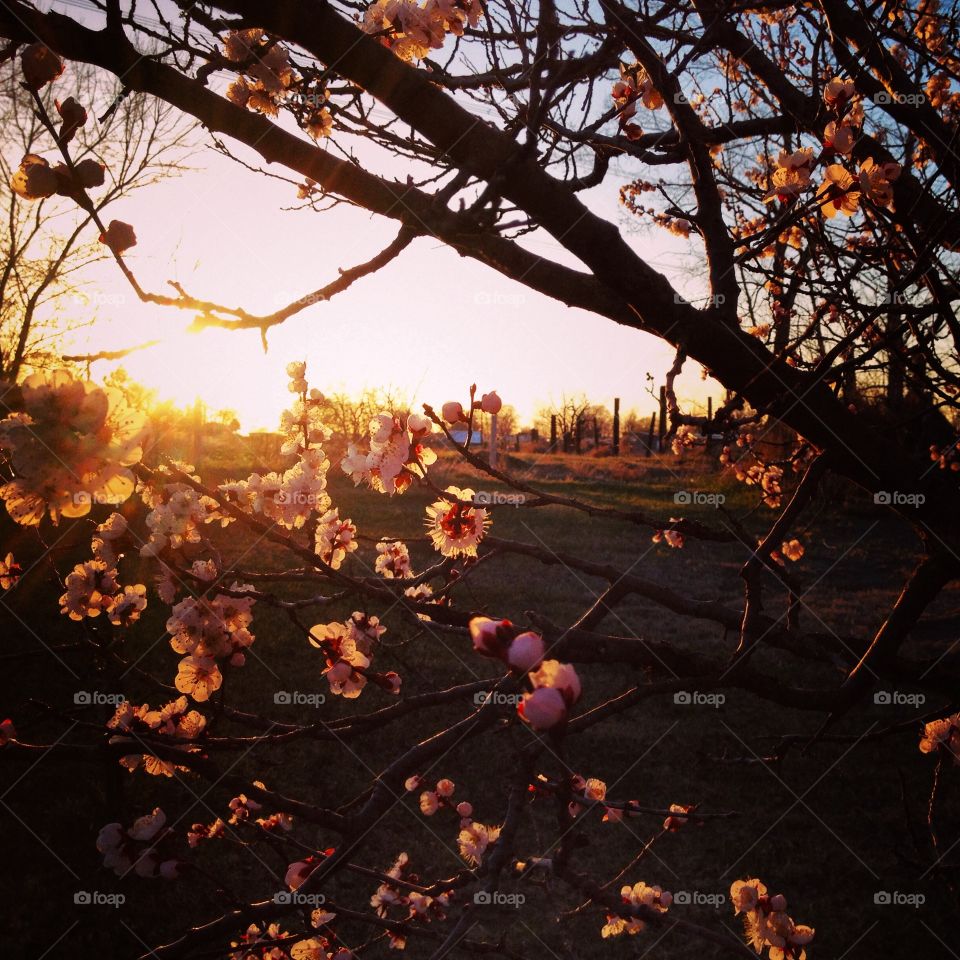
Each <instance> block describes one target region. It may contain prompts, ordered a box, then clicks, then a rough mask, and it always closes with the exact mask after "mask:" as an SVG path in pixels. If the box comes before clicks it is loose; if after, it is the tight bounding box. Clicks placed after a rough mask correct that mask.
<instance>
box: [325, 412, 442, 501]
mask: <svg viewBox="0 0 960 960" xmlns="http://www.w3.org/2000/svg"><path fill="white" fill-rule="evenodd" d="M429 433H430V421H429V420H428V419H427V418H426V417H425V416H423V415H422V414H419V413H410V414H407V416H405V417H396V416H393V415H392V414H389V413H380V414H377V416H375V417H374V418H373V419H372V420H371V421H370V449H369V451H368V452H367V453H364V452H363V451H362V450H360V449H359V447H358V446H357V445H356V444H355V443H351V444H350V445H349V446H348V447H347V455H346V456H345V457H344V458H343V460H342V461H341V463H340V467H341V469H342V470H343V472H344V473H346V474H347V475H348V476H349V477H350V479H351V480H353V482H354V484H359V483H361V482H364V483H367V484H368V485H369V486H370V487H371V488H372V489H373V490H376V491H377V492H378V493H389V494H394V493H403V492H404V491H405V490H406V489H407V488H408V487H409V486H410V484H411V483H413V481H414V479H415V478H417V477H424V476H426V471H427V467H429V466H430V465H431V464H433V463H435V462H436V459H437V455H436V453H434V452H433V450H432V449H431V448H430V447H428V446H426V445H425V444H424V440H425V438H426V437H427V435H428V434H429Z"/></svg>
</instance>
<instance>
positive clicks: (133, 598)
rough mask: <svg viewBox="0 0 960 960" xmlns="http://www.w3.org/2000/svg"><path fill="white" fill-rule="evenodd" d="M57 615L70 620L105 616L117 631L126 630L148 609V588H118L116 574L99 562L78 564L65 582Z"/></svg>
mask: <svg viewBox="0 0 960 960" xmlns="http://www.w3.org/2000/svg"><path fill="white" fill-rule="evenodd" d="M64 587H66V591H65V592H64V594H63V595H62V596H61V597H60V612H61V613H63V614H66V615H67V616H69V617H70V619H71V620H83V619H84V617H98V616H100V614H101V613H105V614H106V615H107V618H108V619H109V620H110V622H111V623H112V624H113V625H114V626H116V627H129V626H130V625H131V624H132V623H135V622H136V621H137V620H139V619H140V614H141V613H142V612H143V611H144V610H145V609H146V607H147V588H146V587H145V586H144V585H143V584H142V583H138V584H134V585H133V586H126V587H121V586H120V584H119V583H118V582H117V571H116V570H115V569H113V568H111V567H108V566H107V564H106V563H104V562H103V561H102V560H87V561H86V562H85V563H78V564H77V565H76V566H75V567H74V568H73V570H72V571H71V572H70V573H68V574H67V576H66V578H65V579H64Z"/></svg>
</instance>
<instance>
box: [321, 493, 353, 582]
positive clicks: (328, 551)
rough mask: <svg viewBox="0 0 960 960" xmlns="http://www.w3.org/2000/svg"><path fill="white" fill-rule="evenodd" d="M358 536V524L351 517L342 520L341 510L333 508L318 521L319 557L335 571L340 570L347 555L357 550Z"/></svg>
mask: <svg viewBox="0 0 960 960" xmlns="http://www.w3.org/2000/svg"><path fill="white" fill-rule="evenodd" d="M356 535H357V527H356V524H354V522H353V521H352V520H351V519H350V518H349V517H347V518H346V519H345V520H341V519H340V511H339V509H338V508H337V507H333V508H332V509H330V510H328V511H327V512H326V513H325V514H324V515H323V516H322V517H320V519H319V520H318V521H317V530H316V536H315V540H316V547H315V549H316V553H317V556H318V557H319V558H320V559H321V560H322V561H323V562H324V563H326V564H328V565H329V566H330V567H332V568H333V569H334V570H339V569H340V566H341V564H342V563H343V561H344V560H346V558H347V554H348V553H353V551H354V550H356V549H357V546H358V544H357V541H356V540H355V539H354V538H355V537H356Z"/></svg>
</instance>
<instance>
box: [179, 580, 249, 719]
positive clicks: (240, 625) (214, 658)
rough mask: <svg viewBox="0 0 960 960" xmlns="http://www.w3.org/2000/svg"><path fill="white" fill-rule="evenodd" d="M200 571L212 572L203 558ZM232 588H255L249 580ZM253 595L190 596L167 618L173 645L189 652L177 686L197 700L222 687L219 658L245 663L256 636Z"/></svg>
mask: <svg viewBox="0 0 960 960" xmlns="http://www.w3.org/2000/svg"><path fill="white" fill-rule="evenodd" d="M194 572H195V574H196V575H200V576H202V575H204V574H205V575H209V574H208V572H207V571H206V570H204V569H203V564H202V562H198V563H197V564H195V569H194ZM230 589H231V591H236V592H238V593H239V592H243V591H247V590H251V589H252V587H250V586H248V585H246V584H239V583H234V584H232V585H231V587H230ZM253 604H254V600H253V598H252V597H234V596H229V595H227V594H223V593H218V594H216V595H214V596H213V597H211V598H206V597H200V598H197V597H187V598H186V599H184V600H181V601H180V602H179V603H178V604H177V605H176V606H175V607H174V608H173V610H172V611H171V614H170V618H169V619H168V620H167V631H168V632H169V633H170V646H171V647H173V649H174V651H175V652H177V653H181V654H185V656H184V658H183V659H182V660H181V661H180V665H179V668H178V671H177V678H176V681H175V683H176V687H177V689H178V690H179V691H180V692H181V693H186V694H189V695H190V696H191V697H193V699H194V700H197V701H200V702H203V701H204V700H208V699H209V698H210V695H211V694H212V693H214V692H215V691H216V690H219V689H220V685H221V684H222V683H223V675H222V674H221V672H220V667H219V666H218V661H221V660H222V661H227V662H228V663H229V664H230V665H231V666H233V667H242V666H243V664H244V662H245V661H246V656H245V654H244V652H243V651H244V650H246V648H247V647H249V646H250V645H251V644H252V643H253V641H254V636H253V634H252V633H251V632H250V630H249V629H248V628H249V626H250V624H251V622H252V621H253V613H252V612H251V608H252V607H253Z"/></svg>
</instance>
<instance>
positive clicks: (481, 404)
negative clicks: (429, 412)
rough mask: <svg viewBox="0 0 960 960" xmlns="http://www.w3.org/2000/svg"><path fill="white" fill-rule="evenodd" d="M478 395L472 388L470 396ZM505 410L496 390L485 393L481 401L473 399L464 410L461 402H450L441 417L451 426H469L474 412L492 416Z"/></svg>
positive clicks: (445, 406) (444, 406)
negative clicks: (471, 414) (477, 411)
mask: <svg viewBox="0 0 960 960" xmlns="http://www.w3.org/2000/svg"><path fill="white" fill-rule="evenodd" d="M475 393H476V388H475V387H471V388H470V396H471V397H473V396H474V394H475ZM502 408H503V401H502V400H501V399H500V397H499V396H498V394H497V391H496V390H491V391H490V392H489V393H484V394H483V395H481V397H480V399H479V400H475V399H471V401H470V403H469V404H468V405H467V407H466V408H464V406H463V404H462V403H460V401H459V400H448V401H447V402H446V403H445V404H444V405H443V406H442V407H441V408H440V415H441V416H442V417H443V419H444V420H446V422H447V423H449V424H451V425H456V424H467V423H468V422H469V417H470V413H472V411H474V410H479V411H481V412H482V413H489V414H492V415H495V414H498V413H499V412H500V410H501V409H502Z"/></svg>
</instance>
